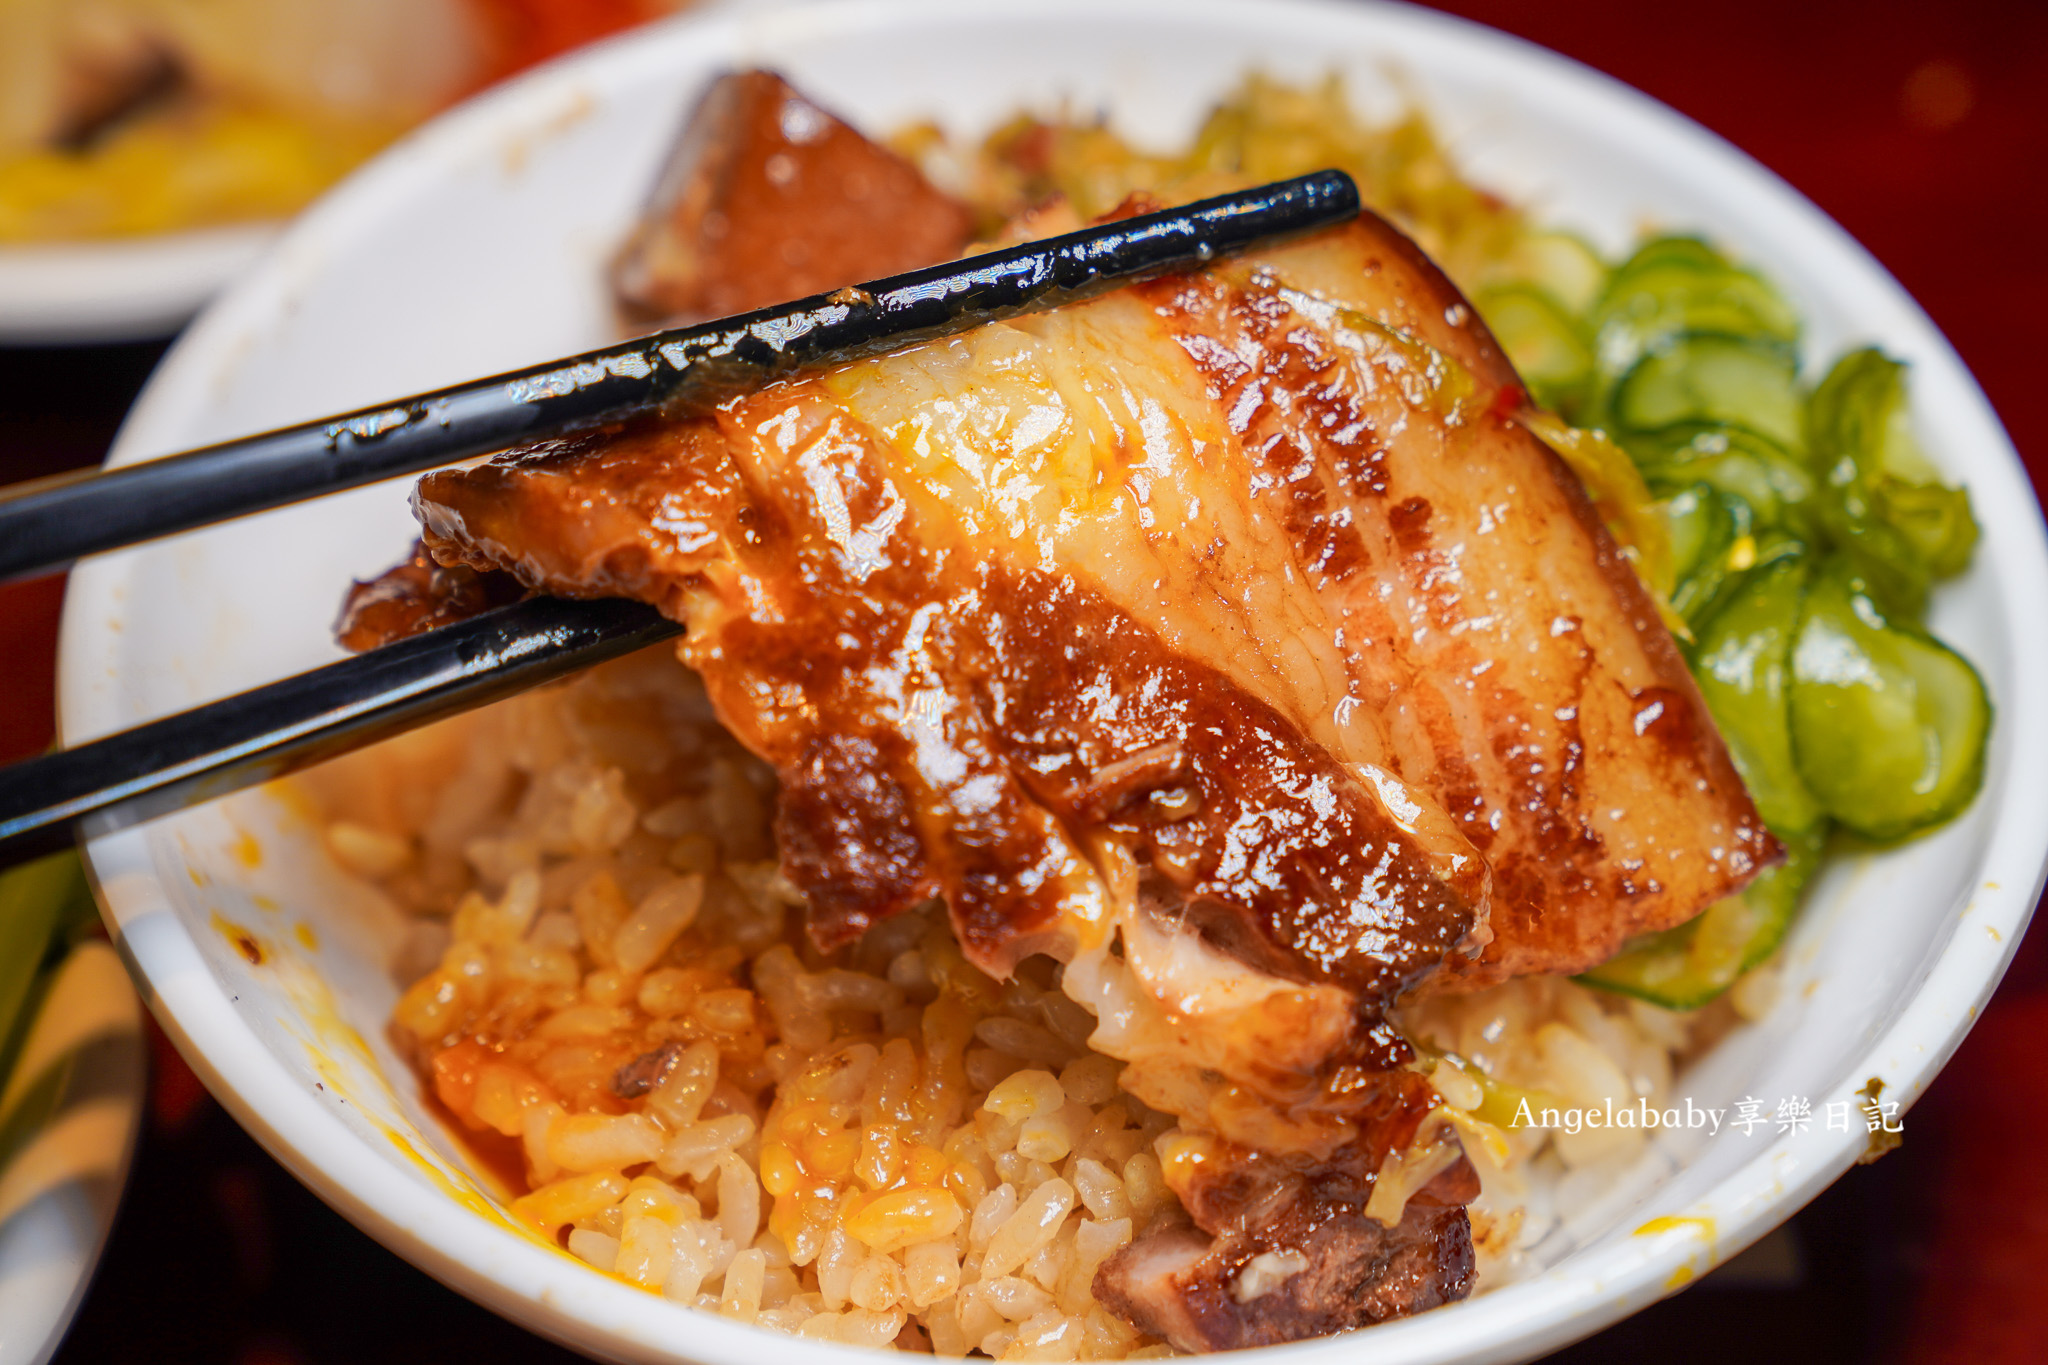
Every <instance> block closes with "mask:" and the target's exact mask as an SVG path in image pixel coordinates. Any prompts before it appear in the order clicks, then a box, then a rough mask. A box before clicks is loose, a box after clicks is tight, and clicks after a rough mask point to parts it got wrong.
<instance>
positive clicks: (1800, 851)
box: [1578, 824, 1827, 1010]
mask: <svg viewBox="0 0 2048 1365" xmlns="http://www.w3.org/2000/svg"><path fill="white" fill-rule="evenodd" d="M1780 838H1781V842H1783V843H1784V845H1785V861H1784V862H1782V863H1779V864H1778V865H1777V866H1776V867H1770V868H1766V869H1764V871H1762V872H1760V873H1758V874H1757V876H1756V879H1755V880H1754V881H1752V882H1750V884H1749V885H1748V886H1746V887H1744V888H1743V889H1742V890H1741V891H1739V892H1737V893H1736V894H1735V895H1732V896H1724V897H1722V898H1721V899H1720V900H1717V901H1715V902H1714V903H1713V904H1712V905H1710V906H1708V907H1707V908H1706V909H1705V910H1703V911H1701V912H1700V913H1699V914H1698V915H1697V916H1695V917H1693V918H1692V919H1690V920H1687V921H1686V922H1685V923H1684V924H1681V925H1679V926H1678V927H1677V928H1676V929H1666V930H1665V931H1664V932H1662V933H1658V934H1648V935H1645V936H1644V937H1642V938H1640V939H1637V940H1636V941H1635V942H1633V943H1631V944H1630V945H1629V946H1628V947H1627V948H1624V949H1623V950H1622V951H1621V952H1620V953H1619V954H1617V955H1616V956H1614V957H1611V958H1609V959H1608V960H1607V961H1605V962H1603V963H1601V964H1600V965H1599V966H1597V967H1595V968H1593V969H1592V970H1591V971H1589V972H1584V973H1582V974H1581V975H1580V976H1579V978H1578V979H1579V980H1580V981H1583V982H1585V983H1586V984H1587V985H1589V986H1598V987H1600V988H1602V989H1603V990H1610V991H1615V992H1617V993H1619V994H1622V995H1633V996H1635V997H1636V998H1638V999H1640V1000H1647V1001H1649V1002H1650V1003H1651V1004H1653V1005H1662V1006H1663V1007H1664V1008H1666V1009H1672V1010H1693V1009H1698V1008H1699V1007H1700V1006H1702V1005H1704V1004H1707V1003H1708V1002H1709V1001H1711V1000H1713V999H1714V997H1716V996H1718V995H1720V994H1721V992H1723V991H1725V990H1727V989H1728V988H1729V987H1730V986H1732V985H1734V984H1735V982H1736V980H1737V978H1739V977H1740V976H1741V975H1742V974H1743V973H1744V972H1746V971H1748V970H1750V969H1751V968H1752V967H1756V966H1758V965H1760V964H1761V963H1762V962H1763V961H1764V960H1765V959H1766V958H1768V957H1770V955H1771V954H1772V953H1774V952H1776V951H1777V950H1778V945H1779V944H1780V943H1782V942H1784V940H1785V932H1786V930H1788V929H1790V928H1791V926H1792V917H1793V914H1794V913H1795V912H1796V911H1797V910H1798V909H1799V896H1800V893H1801V892H1802V891H1804V890H1805V889H1806V883H1807V880H1808V879H1809V878H1810V877H1812V875H1813V870H1814V868H1815V866H1816V865H1818V864H1819V862H1820V854H1821V848H1822V845H1823V844H1824V843H1825V842H1826V838H1827V827H1826V825H1825V824H1822V825H1820V826H1818V827H1816V828H1815V830H1813V831H1812V832H1809V833H1808V834H1805V835H1798V836H1793V837H1790V838H1786V837H1784V836H1780Z"/></svg>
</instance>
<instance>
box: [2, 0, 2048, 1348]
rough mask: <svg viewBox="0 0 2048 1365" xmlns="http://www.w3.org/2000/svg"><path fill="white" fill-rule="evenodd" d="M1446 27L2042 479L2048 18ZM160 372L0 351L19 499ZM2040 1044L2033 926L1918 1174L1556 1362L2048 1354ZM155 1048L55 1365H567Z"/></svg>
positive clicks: (2046, 985)
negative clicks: (1771, 202)
mask: <svg viewBox="0 0 2048 1365" xmlns="http://www.w3.org/2000/svg"><path fill="white" fill-rule="evenodd" d="M1442 8H1445V9H1448V10H1451V11H1453V12H1455V13H1459V14H1463V15H1466V16H1467V17H1470V18H1473V19H1477V20H1479V21H1481V22H1484V23H1489V24H1493V25H1495V26H1497V27H1500V28H1504V29H1507V30H1508V31H1510V32H1513V33H1517V34H1520V35H1522V36H1524V37H1527V38H1530V39H1532V40H1534V41H1536V42H1538V43H1542V44H1544V45H1545V46H1548V47H1551V48H1555V49H1556V50H1558V51H1560V52H1564V53H1567V54H1569V55H1570V56H1573V57H1576V58H1578V59H1579V60H1581V61H1584V62H1586V63H1588V64H1590V65H1592V66H1595V67H1598V68H1600V69H1602V70H1605V71H1608V72H1610V73H1612V74H1614V75H1616V76H1618V77H1620V78H1621V79H1623V80H1626V81H1628V82H1630V83H1631V84H1634V85H1636V86H1638V87H1640V88H1642V89H1644V90H1646V91H1648V92H1649V93H1651V94H1652V95H1655V96H1656V97H1658V98H1659V99H1662V100H1664V101H1666V102H1667V103H1669V104H1671V105H1673V106H1674V107H1676V108H1677V109H1679V110H1681V111H1683V112H1684V113H1686V114H1689V115H1691V116H1692V117H1693V118H1695V119H1698V120H1699V121H1700V122H1702V123H1704V124H1705V125H1706V126H1708V127H1709V128H1712V129H1713V130H1715V131H1716V132H1718V133H1720V134H1722V135H1723V136H1725V137H1727V138H1728V139H1729V140H1731V141H1732V142H1734V143H1735V144H1737V145H1738V146H1740V147H1742V148H1743V149H1745V150H1746V151H1748V152H1750V153H1751V154H1752V155H1754V156H1756V157H1757V158H1758V159H1760V160H1761V161H1763V162H1764V163H1765V164H1766V165H1768V166H1769V167H1771V168H1772V169H1773V170H1775V171H1777V172H1778V173H1779V174H1780V175H1782V176H1784V177H1785V178H1786V179H1787V180H1789V181H1790V182H1791V183H1792V184H1793V185H1795V186H1797V187H1798V188H1799V189H1800V190H1801V191H1803V192H1804V193H1806V194H1807V195H1808V196H1810V197H1811V198H1812V199H1813V200H1814V201H1815V202H1816V203H1818V204H1819V205H1820V206H1821V207H1822V208H1823V209H1825V210H1827V211H1828V212H1829V213H1831V214H1832V215H1834V217H1835V218H1836V219H1837V220H1839V221H1840V222H1841V223H1842V224H1843V225H1844V226H1845V227H1847V228H1848V230H1849V231H1850V232H1851V233H1853V234H1854V235H1855V236H1856V237H1857V238H1859V239H1860V240H1861V241H1862V242H1863V243H1864V244H1865V245H1866V246H1868V247H1869V248H1870V249H1871V250H1872V251H1873V252H1874V253H1875V254H1876V255H1877V257H1878V258H1879V259H1880V260H1881V261H1883V262H1884V264H1885V265H1886V266H1887V267H1888V268H1889V269H1890V270H1891V271H1892V272H1893V273H1894V274H1895V275H1897V276H1898V278H1899V279H1900V280H1901V281H1902V282H1903V283H1904V284H1905V286H1906V288H1907V289H1908V290H1910V291H1911V292H1912V293H1913V294H1914V296H1915V297H1917V298H1918V299H1919V300H1920V302H1921V304H1922V305H1923V306H1925V308H1926V309H1927V311H1928V312H1929V313H1930V314H1931V315H1932V316H1933V318H1934V320H1935V322H1936V323H1937V324H1938V325H1939V326H1940V327H1941V328H1942V329H1943V331H1945V332H1946V333H1947V334H1948V336H1949V338H1950V339H1951V340H1952V341H1953V342H1954V343H1955V346H1956V348H1957V349H1958V350H1959V351H1960V352H1961V353H1962V356H1963V359H1964V360H1965V361H1966V362H1967V363H1968V364H1969V365H1970V367H1971V368H1972V370H1974V371H1975V373H1976V375H1977V378H1978V380H1979V381H1980V382H1981V383H1982V384H1983V386H1984V389H1985V391H1986V392H1987V393H1988V394H1989V395H1990V397H1991V400H1992V402H1993V404H1994V405H1995V406H1996V407H1997V409H1998V411H1999V413H2000V415H2001V416H2002V417H2003V418H2004V421H2005V423H2006V427H2007V429H2008V430H2009V431H2010V432H2011V433H2012V436H2013V439H2014V441H2015V442H2016V443H2017V445H2018V446H2019V448H2020V451H2021V453H2022V454H2023V456H2025V458H2026V460H2027V463H2028V468H2029V469H2030V471H2032V473H2033V476H2034V480H2035V484H2036V487H2037V488H2040V487H2043V486H2044V479H2048V418H2044V416H2043V415H2042V413H2041V412H2039V411H2037V410H2036V409H2035V407H2034V405H2033V402H2032V399H2031V397H2030V396H2029V395H2030V394H2032V393H2033V392H2034V386H2035V385H2036V384H2037V383H2038V382H2039V378H2038V375H2037V373H2036V372H2037V370H2039V369H2040V368H2041V367H2042V365H2043V362H2044V360H2048V356H2044V355H2043V350H2042V346H2041V343H2040V341H2039V327H2040V322H2041V319H2042V318H2043V316H2044V315H2048V250H2044V249H2048V234H2044V232H2043V223H2044V222H2048V175H2044V172H2048V6H2044V5H2040V4H2028V3H2020V2H2018V0H1951V3H1948V4H1945V5H1940V6H1934V5H1927V4H1909V3H1905V0H1875V2H1866V3H1848V2H1847V0H1841V2H1839V3H1809V4H1800V3H1791V2H1789V0H1769V2H1767V0H1733V2H1727V0H1724V2H1723V3H1709V4H1701V5H1693V6H1684V7H1678V6H1646V5H1642V4H1639V3H1622V0H1551V2H1550V3H1548V4H1545V5H1541V6H1536V5H1521V4H1510V3H1506V0H1471V2H1470V3H1456V4H1449V5H1445V6H1442ZM160 352H161V347H160V346H158V345H140V346H126V347H108V348H95V349H90V350H87V349H79V350H70V351H64V350H47V351H36V350H13V351H9V350H5V349H0V481H6V480H13V479H19V478H27V477H31V476H33V475H37V474H41V473H48V472H51V471H53V470H56V469H60V468H66V467H70V466H74V465H78V464H83V463H88V462H91V461H96V460H97V459H98V458H100V456H101V455H102V454H103V453H104V450H105V447H106V444H107V442H108V441H109V440H110V439H111V437H112V434H113V430H114V428H115V426H116V425H117V423H118V421H119V419H120V416H121V413H122V412H123V411H124V410H125V408H126V407H127V405H128V403H129V402H130V401H131V400H132V398H133V396H134V394H135V392H136V390H137V389H138V388H139V386H140V384H141V382H142V380H143V379H144V377H145V376H146V375H147V373H148V370H149V368H150V367H151V366H152V365H153V364H154V363H155V361H156V358H157V356H158V355H159V354H160ZM61 593H62V589H61V584H60V583H59V582H58V581H56V580H45V581H41V582H35V583H27V584H16V585H12V586H6V587H0V759H9V758H15V757H20V756H23V755H26V754H30V753H33V752H36V751H38V750H39V749H41V748H42V747H43V746H44V745H46V744H47V743H48V742H49V739H50V733H51V686H50V676H51V666H52V656H53V652H54V644H55V630H56V614H57V610H58V606H59V603H60V601H61ZM2044 1036H2048V947H2044V934H2043V932H2041V931H2037V932H2035V933H2033V934H2030V935H2029V936H2028V937H2027V938H2026V940H2025V941H2024V942H2023V943H2022V945H2021V947H2020V950H2019V955H2018V957H2017V959H2016V960H2015V962H2014V965H2013V968H2012V970H2011V972H2010V973H2009V974H2008V975H2007V978H2006V980H2005V982H2004V984H2003V985H2002V986H2001V988H2000V990H1999V992H1998V994H1997V996H1996V997H1995V998H1994V1000H1993V1001H1992V1003H1991V1005H1990V1007H1989V1008H1988V1009H1987V1010H1986V1011H1985V1013H1984V1016H1983V1018H1982V1019H1981V1020H1980V1021H1979V1022H1978V1024H1977V1026H1976V1028H1975V1030H1974V1031H1973V1032H1972V1033H1971V1035H1970V1037H1969V1039H1968V1040H1967V1041H1966V1042H1965V1044H1964V1045H1963V1047H1962V1050H1961V1051H1960V1052H1959V1053H1958V1054H1957V1056H1956V1058H1955V1059H1954V1061H1952V1062H1951V1063H1950V1064H1949V1066H1948V1068H1947V1069H1946V1070H1945V1071H1944V1072H1943V1073H1942V1075H1941V1076H1940V1078H1939V1079H1938V1080H1937V1081H1936V1082H1935V1084H1934V1085H1933V1087H1932V1088H1931V1089H1930V1090H1929V1091H1928V1093H1927V1094H1926V1096H1925V1097H1924V1098H1923V1099H1922V1100H1921V1102H1920V1103H1919V1104H1918V1105H1917V1106H1916V1107H1915V1108H1914V1109H1913V1110H1912V1112H1911V1115H1910V1117H1909V1118H1908V1120H1907V1124H1906V1141H1905V1144H1904V1146H1903V1147H1902V1148H1901V1149H1900V1150H1899V1151H1897V1152H1896V1153H1894V1154H1892V1155H1891V1156H1888V1157H1886V1158H1885V1159H1884V1160H1883V1161H1882V1162H1880V1163H1878V1164H1876V1165H1873V1166H1869V1167H1859V1168H1856V1169H1855V1170H1852V1171H1851V1172H1850V1173H1849V1174H1848V1175H1847V1176H1845V1177H1844V1178H1843V1179H1842V1180H1841V1181H1840V1182H1838V1183H1837V1184H1836V1185H1835V1186H1834V1187H1833V1188H1832V1189H1830V1190H1829V1191H1827V1192H1826V1193H1825V1194H1823V1195H1822V1196H1821V1197H1820V1198H1819V1199H1818V1200H1816V1201H1815V1202H1814V1203H1813V1204H1812V1205H1811V1206H1809V1207H1808V1208H1807V1209H1806V1210H1804V1211H1803V1212H1801V1213H1800V1214H1799V1215H1798V1216H1797V1217H1796V1218H1795V1219H1794V1220H1793V1221H1792V1223H1791V1224H1789V1225H1788V1227H1787V1229H1785V1230H1784V1231H1781V1232H1780V1233H1779V1234H1776V1235H1774V1236H1773V1237H1772V1238H1771V1239H1770V1240H1769V1241H1768V1242H1767V1243H1766V1244H1764V1245H1763V1246H1761V1247H1760V1248H1759V1249H1757V1250H1755V1251H1753V1252H1751V1253H1749V1254H1747V1255H1745V1256H1743V1257H1741V1258H1739V1259H1738V1260H1737V1261H1736V1262H1734V1263H1732V1264H1731V1265H1730V1266H1728V1267H1726V1268H1724V1269H1723V1270H1722V1271H1720V1272H1717V1273H1716V1274H1714V1275H1711V1276H1709V1277H1707V1278H1706V1279H1705V1280H1703V1281H1702V1282H1701V1283H1700V1284H1699V1285H1697V1286H1696V1287H1694V1288H1693V1289H1691V1290H1689V1291H1688V1292H1686V1293H1684V1294H1682V1295H1679V1296H1678V1297H1676V1298H1674V1299H1671V1300H1667V1301H1666V1302H1664V1303H1662V1304H1659V1305H1657V1306H1656V1307H1653V1308H1651V1309H1649V1310H1647V1311H1645V1312H1643V1313H1641V1314H1638V1315H1637V1316H1636V1317H1634V1318H1632V1319H1630V1320H1629V1321H1628V1322H1626V1323H1623V1324H1621V1325H1620V1326H1618V1327H1616V1328H1613V1329H1611V1330H1609V1331H1608V1332H1605V1333H1603V1334H1601V1335H1599V1336H1596V1337H1594V1338H1592V1339H1590V1340H1588V1341H1586V1342H1584V1343H1581V1344H1580V1345H1578V1346H1576V1347H1573V1348H1571V1349H1570V1350H1568V1351H1565V1352H1563V1353H1561V1354H1560V1355H1559V1356H1558V1357H1556V1359H1559V1360H1570V1361H1575V1362H1591V1361H1607V1360H1635V1359H1640V1358H1646V1357H1647V1358H1654V1359H1657V1360H1659V1361H1662V1362H1691V1361H1702V1362H1705V1361H1713V1362H1716V1365H1719V1362H1723V1361H1727V1360H1731V1359H1758V1360H1787V1361H1793V1360H1796V1361H1799V1362H1802V1365H1824V1363H1825V1362H1835V1361H1841V1362H1851V1361H1854V1362H1858V1365H1866V1363H1867V1362H1873V1361H1892V1362H1910V1363H1911V1365H1926V1363H1928V1362H1936V1361H1949V1360H1954V1361H1970V1362H1976V1363H1977V1365H1998V1363H2002V1362H2032V1361H2037V1360H2048V1293H2043V1292H2042V1291H2043V1290H2044V1289H2048V1163H2043V1162H2042V1161H2041V1160H2039V1159H2038V1158H2035V1157H2034V1155H2033V1149H2034V1148H2035V1147H2036V1146H2037V1144H2038V1142H2039V1135H2040V1134H2041V1133H2043V1132H2044V1131H2048V1051H2044V1049H2042V1048H2041V1047H2040V1046H2039V1045H2038V1043H2037V1042H2036V1040H2038V1039H2040V1038H2042V1037H2044ZM157 1044H158V1045H157V1048H156V1067H155V1070H154V1074H153V1079H152V1085H151V1102H150V1106H149V1110H148V1117H147V1121H146V1128H145V1133H144V1137H143V1142H142V1148H141V1153H140V1156H139V1159H138V1162H137V1166H136V1172H135V1179H134V1182H133V1184H132V1186H131V1188H130V1192H129V1194H128V1197H127V1201H126V1204H125V1207H124V1210H123V1213H122V1216H121V1219H120V1222H119V1224H118V1225H117V1227H116V1230H115V1232H114V1236H113V1239H112V1242H111V1243H110V1245H109V1247H108V1250H107V1254H106V1258H105V1260H104V1262H103V1265H102V1269H101V1271H100V1273H99V1276H98V1278H97V1280H96V1281H95V1284H94V1286H93V1289H92V1291H91V1294H90V1297H89V1298H88V1299H87V1300H86V1302H85V1305H84V1308H83V1310H82V1312H81V1313H80V1316H79V1319H78V1322H77V1325H76V1327H75V1328H74V1330H73V1332H72V1334H71V1336H70V1338H69V1340H68V1341H67V1343H66V1344H65V1346H64V1348H63V1350H62V1352H61V1353H60V1354H59V1356H58V1357H57V1359H58V1360H59V1361H62V1362H82V1361H88V1360H116V1361H130V1360H133V1361H143V1360H148V1361H172V1360H190V1361H233V1362H238V1365H282V1363H285V1362H314V1361H319V1362H326V1361H337V1362H338V1361H354V1360H361V1359H370V1358H375V1359H381V1360H420V1361H426V1360H445V1359H447V1358H448V1357H449V1356H451V1355H455V1354H459V1355H461V1356H463V1357H467V1358H471V1359H476V1358H484V1357H485V1356H486V1354H487V1353H488V1357H489V1358H492V1359H495V1360H501V1361H512V1360H539V1359H543V1358H546V1359H561V1358H564V1353H563V1352H561V1351H560V1350H559V1349H558V1348H556V1347H553V1346H550V1345H548V1344H547V1343H545V1342H542V1341H541V1340H539V1339H538V1338H535V1337H531V1336H528V1335H527V1334H525V1333H523V1332H521V1331H519V1330H518V1329H517V1328H514V1327H511V1326H510V1325H508V1324H506V1323H503V1322H501V1321H500V1320H498V1319H496V1318H494V1317H492V1316H491V1315H490V1314H488V1313H486V1312H485V1311H484V1310H482V1309H480V1308H477V1307H475V1306H474V1305H472V1304H469V1303H468V1302H466V1301H465V1300H463V1299H461V1298H459V1297H457V1296H455V1295H454V1294H452V1293H450V1292H448V1291H446V1290H444V1289H442V1288H441V1287H439V1286H438V1285H436V1284H434V1283H433V1282H432V1281H430V1280H428V1279H427V1278H426V1277H425V1276H424V1275H421V1274H420V1273H419V1272H417V1271H414V1270H412V1269H411V1268H410V1267H408V1266H406V1265H405V1264H404V1263H403V1262H401V1261H400V1260H398V1259H397V1258H396V1257H394V1256H392V1255H390V1254H389V1253H386V1252H384V1251H383V1250H382V1249H380V1248H378V1247H377V1246H376V1245H375V1244H374V1243H372V1242H370V1241H369V1240H368V1239H367V1238H365V1237H363V1236H362V1235H361V1234H360V1233H357V1232H356V1231H354V1230H353V1229H352V1228H350V1227H349V1226H348V1225H347V1224H346V1223H344V1222H343V1221H342V1220H341V1219H340V1218H339V1217H338V1216H336V1215H335V1214H333V1213H332V1212H330V1211H329V1210H327V1209H326V1208H325V1207H324V1206H323V1205H321V1204H320V1203H319V1202H318V1201H317V1200H315V1199H314V1198H313V1197H312V1196H311V1195H310V1194H308V1193H307V1192H306V1191H305V1190H304V1189H303V1188H301V1187H300V1186H299V1185H298V1184H297V1183H296V1182H294V1181H293V1180H292V1179H291V1177H290V1176H288V1175H286V1174H285V1173H284V1172H283V1170H282V1169H281V1168H279V1167H278V1166H277V1165H275V1164H274V1163H273V1162H271V1161H270V1159H269V1158H268V1157H266V1156H265V1155H264V1154H263V1153H262V1152H261V1150H260V1149H258V1148H257V1147H256V1145H255V1144H254V1143H253V1142H252V1141H251V1140H250V1139H249V1138H247V1137H246V1136H245V1135H244V1134H242V1133H241V1132H240V1130H239V1129H237V1128H236V1127H235V1125H234V1124H233V1122H232V1121H231V1120H229V1119H228V1118H227V1117H226V1116H225V1114H224V1113H223V1112H222V1111H221V1110H220V1109H219V1108H218V1107H217V1106H216V1105H215V1104H214V1103H213V1102H212V1100H211V1099H210V1098H208V1097H207V1095H206V1094H205V1092H204V1091H203V1090H202V1089H201V1087H200V1086H199V1085H198V1083H197V1081H196V1080H195V1079H194V1078H193V1076H192V1073H191V1072H190V1071H189V1070H188V1069H186V1068H185V1066H184V1065H183V1064H182V1062H180V1061H179V1060H178V1058H177V1057H176V1055H175V1054H174V1053H173V1052H172V1051H171V1050H170V1048H169V1047H168V1046H167V1045H165V1044H164V1043H163V1041H162V1038H161V1036H160V1035H159V1036H158V1038H157ZM0 1335H4V1333H0ZM1360 1345H1361V1348H1363V1347H1364V1343H1363V1342H1361V1343H1360Z"/></svg>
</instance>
